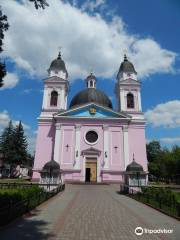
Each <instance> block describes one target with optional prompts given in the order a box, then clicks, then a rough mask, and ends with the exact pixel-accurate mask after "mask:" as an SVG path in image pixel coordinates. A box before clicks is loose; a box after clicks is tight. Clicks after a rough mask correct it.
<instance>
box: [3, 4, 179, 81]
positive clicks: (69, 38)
mask: <svg viewBox="0 0 180 240" xmlns="http://www.w3.org/2000/svg"><path fill="white" fill-rule="evenodd" d="M88 2H89V3H90V1H88ZM94 4H95V5H96V6H100V5H101V4H103V1H102V0H101V1H100V0H99V1H94ZM96 6H94V7H96ZM2 7H3V12H4V13H5V14H7V16H8V21H9V24H10V28H9V30H8V31H7V32H6V35H5V40H4V50H5V51H4V55H5V56H6V57H10V58H11V59H13V61H14V62H15V63H16V64H17V65H18V66H19V67H20V68H23V69H26V70H27V71H28V72H29V73H30V74H32V75H33V74H35V75H37V76H38V77H44V76H46V74H47V72H46V69H47V68H48V67H49V65H50V62H51V61H52V59H53V58H55V57H56V56H57V51H58V47H59V46H63V51H62V52H63V58H64V60H65V62H66V66H67V69H68V72H69V76H70V78H71V79H75V78H84V77H85V76H86V75H87V72H89V69H90V68H93V70H94V72H95V74H96V76H102V77H112V76H114V74H115V73H117V71H118V68H119V65H120V62H121V61H122V58H123V53H124V50H126V52H127V53H128V56H129V58H130V60H131V61H133V62H134V64H135V67H136V70H137V71H138V72H139V74H140V76H141V77H144V76H148V75H150V74H152V73H159V72H162V73H166V72H171V71H172V70H173V63H174V62H175V58H176V54H175V53H174V52H172V51H169V50H166V49H162V48H161V46H160V45H159V44H158V43H157V42H156V41H154V40H153V39H150V38H145V39H141V38H140V37H137V36H134V35H132V34H131V33H128V32H127V30H126V27H125V24H124V22H123V20H122V19H121V18H120V17H118V16H115V15H114V17H113V19H112V21H111V22H107V21H106V20H105V19H104V18H103V16H101V15H100V14H95V15H94V16H90V15H88V14H87V13H86V12H84V11H83V10H82V9H78V8H77V7H76V5H73V4H72V5H71V4H70V3H65V2H63V1H59V0H54V1H51V3H50V6H49V7H47V8H46V9H45V10H41V9H39V10H38V11H37V10H35V8H34V6H33V4H32V3H29V1H24V5H23V4H20V3H19V2H18V1H14V0H8V1H3V2H2Z"/></svg>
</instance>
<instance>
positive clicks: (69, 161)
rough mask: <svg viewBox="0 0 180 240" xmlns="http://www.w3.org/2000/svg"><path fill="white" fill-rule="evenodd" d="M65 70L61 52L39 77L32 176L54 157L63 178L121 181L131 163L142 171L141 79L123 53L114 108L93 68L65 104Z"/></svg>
mask: <svg viewBox="0 0 180 240" xmlns="http://www.w3.org/2000/svg"><path fill="white" fill-rule="evenodd" d="M69 84H70V83H69V81H68V71H67V69H66V65H65V62H64V61H63V59H62V57H61V54H60V53H59V55H58V57H57V59H55V60H53V61H52V62H51V64H50V67H49V69H48V77H47V79H45V80H44V95H43V103H42V111H41V114H40V116H39V118H38V132H37V142H36V150H35V161H34V168H33V179H34V180H40V177H41V175H40V172H41V170H42V169H43V167H44V166H45V165H46V164H48V163H50V162H52V161H53V162H55V163H56V164H57V165H59V166H60V171H61V177H62V179H63V181H65V182H98V183H101V182H123V181H124V179H125V177H124V176H125V172H126V170H127V169H128V168H130V166H132V165H133V166H136V167H137V166H139V167H140V168H141V169H143V171H144V172H145V173H147V156H146V140H145V119H144V114H143V112H142V107H141V92H140V90H141V83H140V81H139V80H138V78H137V72H136V70H135V68H134V65H133V64H132V63H131V62H130V61H129V60H128V58H127V57H126V55H125V56H124V60H123V62H122V63H121V64H120V68H119V71H118V74H117V80H116V84H115V91H114V92H115V95H116V101H117V108H116V109H114V108H113V105H112V102H111V100H110V98H109V97H108V95H107V93H104V92H103V91H100V90H99V89H98V87H97V79H96V77H95V75H94V74H93V73H90V75H89V76H87V78H86V79H85V88H84V89H82V90H81V91H79V93H78V94H76V95H75V96H74V97H73V98H72V100H71V102H70V104H69V106H67V102H68V101H67V100H68V93H69Z"/></svg>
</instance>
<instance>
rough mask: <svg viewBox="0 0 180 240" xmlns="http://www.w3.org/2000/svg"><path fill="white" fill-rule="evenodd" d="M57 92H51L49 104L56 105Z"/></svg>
mask: <svg viewBox="0 0 180 240" xmlns="http://www.w3.org/2000/svg"><path fill="white" fill-rule="evenodd" d="M57 100H58V93H57V92H56V91H52V92H51V101H50V106H57Z"/></svg>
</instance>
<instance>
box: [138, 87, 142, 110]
mask: <svg viewBox="0 0 180 240" xmlns="http://www.w3.org/2000/svg"><path fill="white" fill-rule="evenodd" d="M138 105H139V109H138V110H139V111H142V106H141V93H140V91H138Z"/></svg>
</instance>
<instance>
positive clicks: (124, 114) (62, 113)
mask: <svg viewBox="0 0 180 240" xmlns="http://www.w3.org/2000/svg"><path fill="white" fill-rule="evenodd" d="M91 105H93V106H96V107H99V108H100V109H104V110H105V111H107V112H111V113H114V114H116V115H117V116H118V117H111V119H113V118H118V119H120V118H122V119H131V116H130V115H129V114H127V113H124V112H123V113H119V112H116V111H114V110H112V109H110V108H106V107H103V106H101V105H98V104H96V103H94V102H90V103H87V104H84V105H82V106H79V107H75V108H73V109H68V110H67V111H64V112H61V113H59V112H58V113H56V114H55V115H54V117H64V116H65V117H72V116H66V115H65V114H67V113H70V112H75V111H76V110H79V109H83V108H86V107H88V106H91ZM88 118H90V117H88ZM93 119H95V118H94V117H93Z"/></svg>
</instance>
